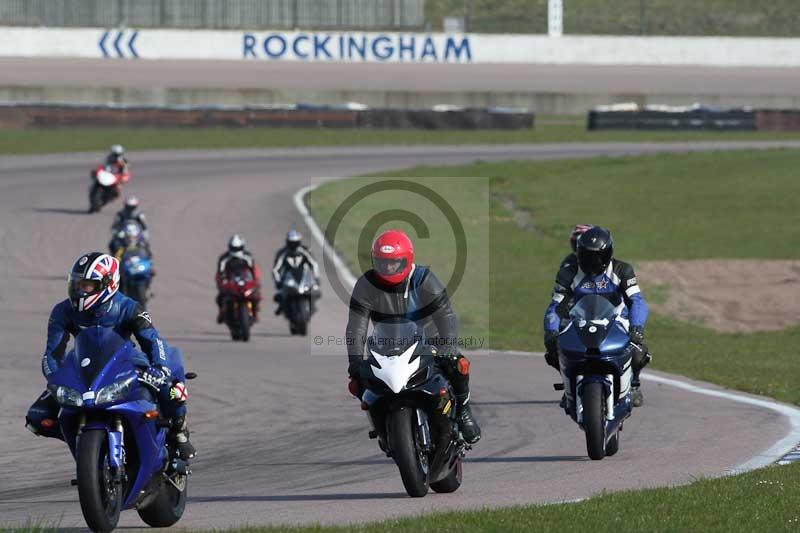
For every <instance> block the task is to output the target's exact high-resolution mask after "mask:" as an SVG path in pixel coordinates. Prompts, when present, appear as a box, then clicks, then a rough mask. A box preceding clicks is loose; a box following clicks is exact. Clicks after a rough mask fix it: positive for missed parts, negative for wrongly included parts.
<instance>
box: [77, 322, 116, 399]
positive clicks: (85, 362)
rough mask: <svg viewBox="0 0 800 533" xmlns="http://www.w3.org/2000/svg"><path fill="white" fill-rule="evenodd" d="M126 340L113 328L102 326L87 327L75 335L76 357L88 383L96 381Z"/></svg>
mask: <svg viewBox="0 0 800 533" xmlns="http://www.w3.org/2000/svg"><path fill="white" fill-rule="evenodd" d="M125 342H126V341H125V339H123V338H122V337H120V336H119V335H118V334H117V333H116V332H115V331H114V330H113V329H111V328H103V327H100V326H96V327H91V328H86V329H85V330H83V331H81V332H80V333H79V334H78V336H77V337H75V351H74V354H75V355H74V357H75V358H76V360H77V363H78V367H79V368H80V374H81V378H82V379H83V382H84V383H85V384H86V385H89V384H91V383H92V382H93V381H94V379H95V378H96V377H97V375H98V374H99V373H100V372H101V371H102V370H103V369H104V368H105V367H106V365H107V364H108V362H109V361H110V360H111V358H113V357H114V355H115V354H116V353H117V352H118V351H119V350H120V349H121V348H123V347H124V346H125Z"/></svg>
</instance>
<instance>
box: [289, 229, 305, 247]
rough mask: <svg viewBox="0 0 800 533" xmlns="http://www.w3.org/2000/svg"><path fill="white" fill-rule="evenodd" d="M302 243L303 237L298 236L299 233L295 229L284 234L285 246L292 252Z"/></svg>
mask: <svg viewBox="0 0 800 533" xmlns="http://www.w3.org/2000/svg"><path fill="white" fill-rule="evenodd" d="M302 242H303V236H302V235H301V234H300V232H299V231H297V230H295V229H290V230H289V233H287V234H286V246H287V247H288V248H289V249H290V250H292V251H294V250H297V249H298V248H299V247H300V243H302Z"/></svg>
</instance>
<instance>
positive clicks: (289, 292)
mask: <svg viewBox="0 0 800 533" xmlns="http://www.w3.org/2000/svg"><path fill="white" fill-rule="evenodd" d="M319 296H320V290H319V285H317V281H316V279H314V274H313V272H312V271H311V268H309V267H308V265H306V266H294V267H293V266H291V265H289V266H287V267H286V270H285V271H284V273H283V278H282V280H281V291H280V301H281V307H282V309H283V314H284V315H285V316H286V319H287V320H288V321H289V331H290V332H291V334H292V335H306V334H307V333H308V322H309V320H311V315H312V314H314V310H315V309H314V303H315V302H316V300H317V299H318V298H319Z"/></svg>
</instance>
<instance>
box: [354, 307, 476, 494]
mask: <svg viewBox="0 0 800 533" xmlns="http://www.w3.org/2000/svg"><path fill="white" fill-rule="evenodd" d="M367 348H368V351H369V358H368V359H367V360H366V361H365V362H364V364H363V365H362V369H361V377H362V381H363V383H364V384H365V386H366V390H365V392H364V394H363V395H362V403H361V408H362V409H364V410H366V411H368V412H369V419H370V422H371V424H372V427H373V430H372V431H370V438H377V439H378V444H379V446H380V448H381V450H383V451H384V452H385V453H386V455H387V457H391V458H393V459H394V462H395V463H396V464H397V467H398V468H399V470H400V477H401V478H402V480H403V486H404V487H405V489H406V492H407V493H408V495H409V496H412V497H422V496H425V494H427V492H428V487H430V488H432V489H433V490H434V491H435V492H455V491H456V490H458V488H459V487H460V486H461V476H462V464H461V459H462V458H463V457H464V453H465V451H466V450H468V449H470V446H469V445H468V444H466V442H465V441H464V439H463V437H462V435H461V432H460V431H459V429H458V424H457V422H456V402H455V395H454V393H453V388H452V387H451V386H450V383H449V382H448V381H447V380H446V379H445V377H444V376H443V375H442V373H441V372H440V371H439V368H438V367H437V365H436V349H435V348H433V347H432V346H430V345H428V344H426V342H425V338H424V334H423V333H422V330H421V328H419V327H418V326H417V324H415V323H414V322H410V321H407V320H402V321H398V322H386V323H377V324H376V325H375V328H374V330H373V332H372V335H371V336H370V337H369V339H368V341H367Z"/></svg>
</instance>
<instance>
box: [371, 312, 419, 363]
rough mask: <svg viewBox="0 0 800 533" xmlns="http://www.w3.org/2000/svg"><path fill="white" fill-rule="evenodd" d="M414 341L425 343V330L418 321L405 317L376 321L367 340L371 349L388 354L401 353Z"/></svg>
mask: <svg viewBox="0 0 800 533" xmlns="http://www.w3.org/2000/svg"><path fill="white" fill-rule="evenodd" d="M414 343H419V344H420V345H423V344H425V336H424V333H423V330H422V328H421V327H420V326H419V325H417V323H416V322H413V321H411V320H403V319H400V320H392V321H388V322H376V323H375V326H374V327H373V329H372V335H370V337H369V339H368V340H367V345H368V348H369V349H370V350H374V351H375V352H378V353H379V354H381V355H387V356H391V355H400V354H402V353H403V352H405V351H406V350H408V349H409V348H411V347H412V346H413V345H414Z"/></svg>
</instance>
